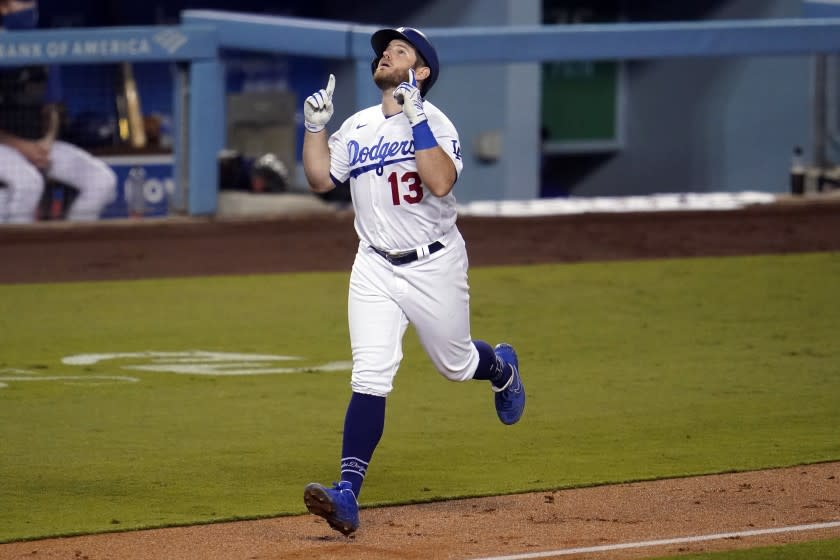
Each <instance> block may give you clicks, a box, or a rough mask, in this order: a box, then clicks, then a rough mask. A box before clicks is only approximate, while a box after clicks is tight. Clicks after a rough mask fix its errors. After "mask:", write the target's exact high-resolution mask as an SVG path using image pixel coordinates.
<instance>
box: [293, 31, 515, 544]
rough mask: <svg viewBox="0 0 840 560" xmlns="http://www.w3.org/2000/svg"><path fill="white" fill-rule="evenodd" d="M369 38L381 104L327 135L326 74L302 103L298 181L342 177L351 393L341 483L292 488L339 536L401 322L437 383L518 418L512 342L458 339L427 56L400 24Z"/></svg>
mask: <svg viewBox="0 0 840 560" xmlns="http://www.w3.org/2000/svg"><path fill="white" fill-rule="evenodd" d="M371 45H372V46H373V52H374V54H375V58H374V60H373V63H372V66H371V69H372V72H373V81H374V82H375V83H376V85H377V86H378V87H379V89H380V90H382V103H381V104H379V105H375V106H373V107H369V108H367V109H364V110H362V111H359V112H358V113H356V114H354V115H353V116H351V117H350V118H348V119H347V120H346V121H344V123H343V124H342V125H341V127H340V128H339V129H338V130H337V131H336V132H334V133H333V134H332V135H331V136H328V135H327V132H326V130H325V127H326V125H327V123H328V121H329V120H330V117H331V116H332V114H333V102H332V97H333V92H334V89H335V77H334V76H333V75H330V77H329V81H328V82H327V86H326V88H325V89H322V90H320V91H318V92H316V93H314V94H313V95H311V96H309V97H308V98H307V99H306V101H305V103H304V117H305V125H306V132H305V137H304V144H303V165H304V170H305V172H306V177H307V180H308V182H309V185H310V187H311V189H312V190H313V191H315V192H319V193H322V192H326V191H329V190H330V189H332V188H334V187H335V186H336V185H339V184H341V183H343V182H345V181H349V182H350V190H351V193H352V199H353V208H354V210H355V228H356V232H357V234H358V236H359V248H358V251H357V253H356V258H355V262H354V264H353V269H352V272H351V275H350V290H349V297H348V316H349V326H350V343H351V347H352V352H353V373H352V378H351V388H352V391H353V392H352V396H351V398H350V404H349V405H348V407H347V414H346V416H345V420H344V437H343V443H342V452H341V468H340V470H341V480H340V482H338V483H335V484H334V485H333V486H332V487H326V486H323V485H321V484H318V483H312V484H309V485H307V486H306V489H305V490H304V495H303V499H304V503H305V504H306V507H307V508H308V509H309V511H310V512H311V513H313V514H315V515H319V516H321V517H323V518H324V519H326V520H327V522H328V523H329V524H330V526H331V527H332V528H333V529H336V530H337V531H340V532H341V533H343V534H344V535H350V534H352V533H353V532H354V531H356V529H357V528H358V526H359V508H358V501H357V500H358V497H359V492H360V490H361V487H362V483H363V482H364V478H365V473H366V472H367V469H368V465H369V464H370V460H371V457H372V456H373V452H374V450H375V449H376V446H377V444H378V443H379V440H380V437H381V436H382V431H383V427H384V424H385V401H386V397H387V396H388V394H389V393H390V392H391V390H392V388H393V381H394V377H395V375H396V373H397V369H398V368H399V365H400V361H401V360H402V338H403V335H404V333H405V330H406V327H407V326H408V324H409V323H411V324H413V325H414V328H415V330H416V331H417V334H418V336H419V338H420V342H421V344H422V345H423V348H424V349H425V351H426V353H427V354H428V355H429V358H431V360H432V363H433V364H434V366H435V368H437V370H438V371H439V372H440V373H441V374H442V375H443V376H444V377H445V378H447V379H449V380H451V381H467V380H469V379H480V380H488V381H490V383H491V386H492V388H493V391H495V405H496V413H497V415H498V417H499V419H500V420H501V421H502V422H503V423H505V424H515V423H516V422H518V421H519V418H520V417H521V416H522V411H523V409H524V407H525V391H524V387H523V385H522V379H521V377H520V375H519V363H518V359H517V356H516V352H515V351H514V349H513V348H512V347H511V346H510V345H509V344H499V345H497V346H496V347H495V348H493V347H492V346H490V345H489V344H488V343H486V342H483V341H481V340H473V339H472V337H471V335H470V309H469V284H468V281H467V269H468V262H467V251H466V247H465V244H464V239H463V238H462V237H461V234H460V232H459V231H458V228H457V227H456V225H455V218H456V205H455V197H454V196H453V194H452V188H453V186H454V185H455V181H456V180H457V179H458V175H459V174H460V172H461V169H462V167H463V160H462V159H461V146H460V142H459V140H458V132H457V131H456V130H455V127H454V126H453V125H452V122H450V120H449V119H448V118H447V117H446V115H444V114H443V112H441V111H440V109H438V108H437V107H435V106H434V105H432V104H431V103H430V102H428V101H426V100H425V96H426V95H427V94H428V92H429V90H430V89H431V88H432V86H433V85H434V83H435V81H436V80H437V78H438V73H439V69H440V66H439V64H438V56H437V53H436V51H435V49H434V47H433V46H432V44H431V43H430V42H429V40H428V39H427V38H426V36H425V35H424V34H423V33H421V32H420V31H418V30H417V29H413V28H411V27H400V28H398V29H382V30H379V31H377V32H376V33H374V34H373V35H372V36H371Z"/></svg>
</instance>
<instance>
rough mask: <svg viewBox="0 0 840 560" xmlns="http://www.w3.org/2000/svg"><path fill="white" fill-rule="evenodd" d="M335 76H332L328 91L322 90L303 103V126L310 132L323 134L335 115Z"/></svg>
mask: <svg viewBox="0 0 840 560" xmlns="http://www.w3.org/2000/svg"><path fill="white" fill-rule="evenodd" d="M334 89H335V76H334V75H332V74H330V79H329V81H328V82H327V88H326V89H320V90H318V91H316V92H315V93H313V94H312V95H310V96H309V97H307V98H306V101H305V102H304V103H303V124H304V126H306V130H308V131H309V132H321V131H322V130H324V127H325V126H327V123H328V122H329V121H330V118H332V115H333V102H332V96H333V90H334Z"/></svg>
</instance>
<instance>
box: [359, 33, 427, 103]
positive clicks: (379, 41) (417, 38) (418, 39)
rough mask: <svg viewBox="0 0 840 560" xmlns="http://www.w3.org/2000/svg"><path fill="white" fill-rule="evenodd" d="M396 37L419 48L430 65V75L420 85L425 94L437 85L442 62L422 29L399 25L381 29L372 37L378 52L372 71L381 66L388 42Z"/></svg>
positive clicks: (374, 48)
mask: <svg viewBox="0 0 840 560" xmlns="http://www.w3.org/2000/svg"><path fill="white" fill-rule="evenodd" d="M394 39H402V40H403V41H406V42H407V43H408V44H410V45H411V46H412V47H414V48H415V49H417V52H418V53H419V54H420V56H422V57H423V60H425V61H426V65H427V66H428V67H429V70H430V73H429V77H428V78H426V79H425V80H423V83H422V84H421V87H420V93H421V94H422V95H423V96H425V95H426V93H428V91H429V90H430V89H432V86H433V85H435V81H436V80H437V77H438V73H439V72H440V63H439V62H438V55H437V51H436V50H435V48H434V47H433V46H432V44H431V43H430V42H429V39H427V38H426V36H425V35H424V34H423V32H422V31H420V30H418V29H415V28H413V27H398V28H396V29H380V30H379V31H377V32H376V33H374V34H373V35H371V37H370V44H371V46H372V47H373V52H374V53H376V58H374V59H373V63H372V64H371V71H372V72H376V67H377V66H379V59H381V58H382V53H383V52H385V49H386V48H387V47H388V43H390V42H391V41H393V40H394Z"/></svg>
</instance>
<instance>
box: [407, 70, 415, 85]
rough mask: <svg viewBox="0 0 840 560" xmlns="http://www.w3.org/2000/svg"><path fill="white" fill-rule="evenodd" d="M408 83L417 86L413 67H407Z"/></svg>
mask: <svg viewBox="0 0 840 560" xmlns="http://www.w3.org/2000/svg"><path fill="white" fill-rule="evenodd" d="M408 83H410V84H411V85H413V86H415V87H416V86H417V76H415V74H414V68H409V69H408Z"/></svg>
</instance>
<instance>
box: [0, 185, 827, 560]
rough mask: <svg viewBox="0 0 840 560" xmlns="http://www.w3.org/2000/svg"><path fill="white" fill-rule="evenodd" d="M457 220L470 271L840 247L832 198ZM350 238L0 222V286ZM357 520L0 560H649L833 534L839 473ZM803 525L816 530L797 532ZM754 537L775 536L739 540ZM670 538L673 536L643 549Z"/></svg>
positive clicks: (149, 273) (349, 248)
mask: <svg viewBox="0 0 840 560" xmlns="http://www.w3.org/2000/svg"><path fill="white" fill-rule="evenodd" d="M459 225H460V227H461V230H462V232H463V234H464V237H465V239H466V240H467V244H468V248H469V251H470V261H471V265H472V266H473V267H475V266H484V265H495V264H529V263H546V262H577V261H586V260H611V259H642V258H661V257H687V256H698V255H708V256H722V255H740V254H761V253H792V252H805V251H840V203H837V202H828V203H809V202H802V203H791V204H776V205H767V206H760V207H753V208H750V209H746V210H743V211H727V212H681V213H678V212H673V213H647V214H626V215H616V214H586V215H577V216H565V217H563V216H561V217H548V218H534V219H491V218H461V219H459ZM356 244H357V239H356V236H355V233H354V231H353V225H352V215H350V214H347V213H337V214H335V215H318V216H308V217H284V218H282V219H279V218H278V219H273V220H271V219H262V220H247V221H244V220H243V221H227V222H219V221H212V220H171V221H167V222H142V223H138V222H113V223H103V224H96V225H89V226H75V227H71V226H69V225H68V224H62V223H57V224H45V225H43V226H39V227H30V228H17V227H6V228H3V229H0V262H3V263H4V265H3V267H2V268H0V283H28V282H57V281H75V280H102V279H128V278H146V277H168V276H194V275H211V274H252V273H272V272H290V271H300V270H311V271H321V270H349V268H350V265H351V264H352V259H353V255H354V252H355V246H356ZM361 519H362V529H361V530H360V532H359V533H358V535H357V536H356V537H355V538H353V539H346V538H344V537H342V536H341V535H339V534H338V533H335V532H333V531H332V530H330V529H329V528H328V527H327V526H326V524H325V523H324V522H323V521H322V520H320V519H319V518H315V517H313V516H296V517H284V518H277V519H270V520H260V521H250V522H237V523H226V524H214V525H203V526H195V527H185V528H171V529H158V530H149V531H137V532H128V533H111V534H105V535H91V536H83V537H74V538H67V539H49V540H44V541H33V542H20V543H10V544H5V545H0V558H2V559H7V558H15V559H18V558H20V559H22V558H28V559H31V558H50V559H53V558H60V559H74V560H77V559H91V560H94V559H97V560H98V559H103V558H110V559H124V560H128V559H138V560H150V559H160V558H167V559H175V558H184V559H188V558H189V559H193V558H194V559H210V560H216V559H219V560H221V559H281V558H282V559H303V558H307V559H309V558H341V559H344V560H350V559H393V558H403V559H427V558H489V557H499V556H503V555H520V554H535V553H540V552H546V551H556V553H555V554H554V556H558V557H572V558H648V557H652V556H661V555H665V554H678V553H683V552H696V551H703V550H720V549H730V548H745V547H752V546H758V545H763V544H772V543H785V542H794V541H803V540H812V539H817V538H826V537H840V524H838V523H836V522H838V521H840V463H826V464H820V465H810V466H805V467H796V468H788V469H778V470H770V471H760V472H752V473H740V474H728V475H719V476H707V477H692V478H684V479H675V480H661V481H656V482H649V483H636V484H624V485H615V486H607V487H597V488H585V489H576V490H566V491H558V492H550V493H546V492H540V493H531V494H523V495H516V496H503V497H493V498H482V499H470V500H456V501H450V502H442V503H436V504H426V505H418V506H401V507H391V508H378V509H365V510H363V511H362V514H361ZM832 523H833V524H832ZM806 524H808V525H813V524H816V525H815V526H812V527H807V528H804V529H803V528H802V527H801V526H802V525H806ZM797 527H798V528H799V529H797ZM765 529H777V530H778V531H776V532H772V533H763V534H750V533H744V532H748V531H753V532H756V531H757V532H759V533H761V531H763V530H765ZM698 537H700V538H698ZM665 539H672V540H673V541H672V542H671V544H655V543H654V544H651V542H650V541H660V540H665ZM622 545H624V546H622ZM596 547H600V548H596ZM575 549H583V550H577V552H575ZM540 557H550V556H549V555H548V554H547V553H546V554H543V555H541V556H540Z"/></svg>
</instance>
